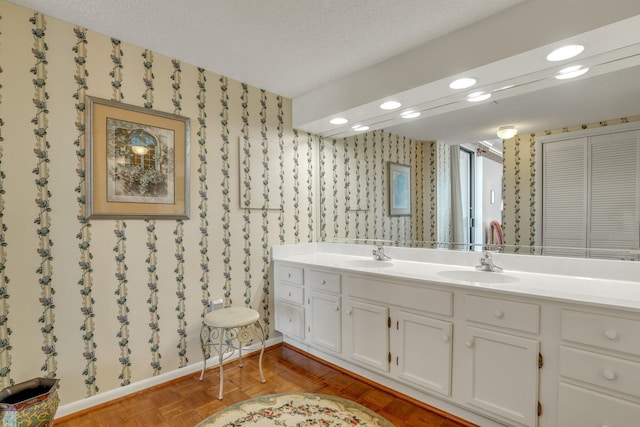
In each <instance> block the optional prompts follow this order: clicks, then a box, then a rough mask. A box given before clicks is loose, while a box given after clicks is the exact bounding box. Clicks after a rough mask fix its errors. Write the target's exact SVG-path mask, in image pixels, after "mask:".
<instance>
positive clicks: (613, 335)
mask: <svg viewBox="0 0 640 427" xmlns="http://www.w3.org/2000/svg"><path fill="white" fill-rule="evenodd" d="M604 336H605V337H607V339H610V340H612V341H613V340H617V339H618V333H617V332H616V331H614V330H613V329H607V330H606V331H604Z"/></svg>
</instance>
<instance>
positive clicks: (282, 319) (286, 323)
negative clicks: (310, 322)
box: [276, 302, 304, 339]
mask: <svg viewBox="0 0 640 427" xmlns="http://www.w3.org/2000/svg"><path fill="white" fill-rule="evenodd" d="M276 329H277V330H278V331H280V332H282V333H283V334H284V335H290V336H293V337H296V338H299V339H304V308H303V307H298V306H296V305H292V304H288V303H286V302H278V303H277V304H276Z"/></svg>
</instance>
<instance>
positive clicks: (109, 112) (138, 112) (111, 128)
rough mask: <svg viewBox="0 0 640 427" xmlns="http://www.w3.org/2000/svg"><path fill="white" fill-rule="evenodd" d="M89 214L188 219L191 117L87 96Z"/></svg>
mask: <svg viewBox="0 0 640 427" xmlns="http://www.w3.org/2000/svg"><path fill="white" fill-rule="evenodd" d="M86 114H87V116H86V123H87V128H86V134H85V138H86V139H85V148H86V150H85V151H86V153H85V162H86V163H85V171H86V183H87V191H86V207H87V212H86V214H87V216H88V217H89V218H115V219H121V218H149V219H186V218H189V119H188V118H186V117H182V116H177V115H174V114H169V113H163V112H160V111H154V110H149V109H146V108H142V107H136V106H133V105H126V104H123V103H121V102H117V101H109V100H105V99H100V98H95V97H90V96H88V97H87V100H86Z"/></svg>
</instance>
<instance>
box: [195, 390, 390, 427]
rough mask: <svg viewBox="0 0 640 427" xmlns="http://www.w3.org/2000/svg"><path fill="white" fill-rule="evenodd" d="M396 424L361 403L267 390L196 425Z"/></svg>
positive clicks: (298, 426)
mask: <svg viewBox="0 0 640 427" xmlns="http://www.w3.org/2000/svg"><path fill="white" fill-rule="evenodd" d="M238 426H284V427H307V426H323V427H324V426H328V427H340V426H344V427H347V426H349V427H353V426H366V427H378V426H381V427H395V426H394V425H393V424H392V423H390V422H389V421H388V420H386V419H384V418H382V417H380V416H379V415H377V414H376V413H375V412H373V411H371V410H369V409H367V408H365V407H364V406H362V405H360V404H358V403H355V402H352V401H350V400H347V399H342V398H340V397H336V396H329V395H325V394H314V393H293V394H292V393H287V394H269V395H266V396H260V397H256V398H254V399H250V400H245V401H244V402H240V403H236V404H235V405H232V406H229V407H227V408H224V409H222V410H220V411H218V412H216V413H215V414H213V415H211V416H210V417H209V418H207V419H205V420H203V421H201V422H199V423H198V424H197V425H196V427H238Z"/></svg>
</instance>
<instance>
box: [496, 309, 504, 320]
mask: <svg viewBox="0 0 640 427" xmlns="http://www.w3.org/2000/svg"><path fill="white" fill-rule="evenodd" d="M493 315H494V316H496V319H502V318H503V317H504V312H503V311H502V310H496V311H494V312H493Z"/></svg>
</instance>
